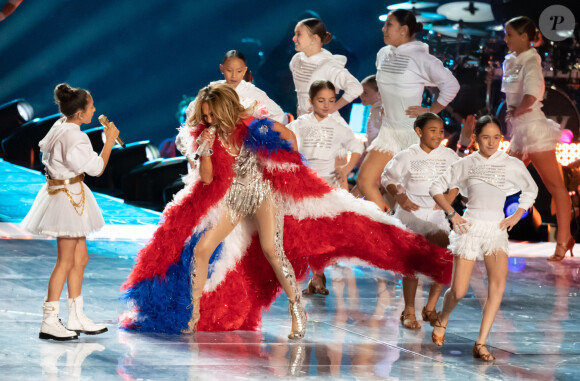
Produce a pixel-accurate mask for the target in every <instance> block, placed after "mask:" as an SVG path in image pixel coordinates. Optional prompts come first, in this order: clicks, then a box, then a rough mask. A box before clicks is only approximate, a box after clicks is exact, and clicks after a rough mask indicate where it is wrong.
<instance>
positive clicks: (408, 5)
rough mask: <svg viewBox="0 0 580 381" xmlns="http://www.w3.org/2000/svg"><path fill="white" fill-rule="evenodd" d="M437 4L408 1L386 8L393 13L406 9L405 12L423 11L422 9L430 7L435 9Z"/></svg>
mask: <svg viewBox="0 0 580 381" xmlns="http://www.w3.org/2000/svg"><path fill="white" fill-rule="evenodd" d="M438 5H439V4H438V3H428V2H426V1H414V0H410V1H407V2H404V3H399V4H392V5H389V6H388V7H387V9H388V10H389V11H394V10H396V9H407V10H409V11H410V10H412V9H413V8H414V9H423V8H431V7H436V6H438Z"/></svg>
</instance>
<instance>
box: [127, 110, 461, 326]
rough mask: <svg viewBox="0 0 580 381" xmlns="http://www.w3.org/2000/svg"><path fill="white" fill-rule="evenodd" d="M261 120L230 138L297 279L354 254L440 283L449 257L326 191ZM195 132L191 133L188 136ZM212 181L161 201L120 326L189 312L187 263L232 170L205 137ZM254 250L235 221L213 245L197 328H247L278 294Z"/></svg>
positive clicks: (165, 321) (173, 320) (373, 210)
mask: <svg viewBox="0 0 580 381" xmlns="http://www.w3.org/2000/svg"><path fill="white" fill-rule="evenodd" d="M271 126H272V125H271V122H270V121H267V120H257V119H245V120H243V121H242V123H241V124H240V125H238V126H237V127H236V131H235V132H234V134H235V135H236V136H237V138H238V140H239V141H242V140H243V142H244V145H245V146H246V147H247V148H249V149H251V150H253V151H254V152H256V154H257V156H258V159H259V163H260V165H261V167H262V168H263V174H264V178H265V179H268V180H269V181H270V182H271V183H272V187H273V189H274V191H275V192H276V196H277V198H278V199H279V200H280V202H281V204H282V205H280V206H279V207H280V208H282V210H283V211H284V234H283V237H284V250H285V252H286V256H287V257H288V259H289V260H290V262H291V263H292V266H293V267H294V271H295V273H296V277H297V279H298V280H301V279H304V277H305V276H306V275H307V273H308V271H309V268H311V269H313V270H321V269H323V268H324V267H325V266H327V265H329V264H332V263H335V262H336V261H338V260H339V259H350V258H355V259H359V260H362V261H364V262H367V263H368V264H370V265H372V266H376V267H379V268H382V269H385V270H393V271H396V272H399V273H402V274H405V275H412V274H415V273H417V272H418V273H422V274H425V275H427V276H429V277H431V278H433V279H434V280H435V281H437V282H440V283H449V281H450V278H451V268H452V259H451V256H450V255H448V253H447V252H446V250H445V249H441V248H439V247H436V246H434V245H431V244H429V243H428V242H427V241H426V240H425V238H424V237H422V236H420V235H417V234H414V233H412V232H410V231H407V230H405V229H404V227H403V226H402V225H401V223H400V222H399V221H398V220H397V219H395V218H393V217H389V216H387V215H385V213H382V212H381V211H380V210H379V208H378V207H376V206H375V204H373V203H371V202H368V201H364V200H361V199H357V198H355V197H353V196H352V195H350V194H349V193H348V192H346V191H345V190H342V189H334V188H331V187H330V186H329V185H328V184H327V183H326V182H325V181H324V180H323V179H321V178H319V177H318V176H317V175H316V174H315V173H314V172H313V171H312V170H311V169H310V168H308V167H307V166H305V165H304V164H303V162H302V158H301V156H300V154H299V153H297V152H294V151H292V149H291V146H290V144H289V142H288V141H286V140H283V139H281V138H280V134H279V133H278V132H276V131H274V130H273V129H272V128H271ZM199 133H201V128H197V129H196V130H194V131H193V135H194V137H196V136H198V135H199ZM213 152H214V153H213V155H212V157H211V160H212V164H213V171H214V173H213V174H214V176H213V181H212V182H211V183H210V184H208V185H204V184H203V183H202V182H201V181H199V179H194V180H192V181H189V182H188V184H187V185H186V187H185V188H184V189H183V190H181V191H180V192H179V193H178V194H177V195H176V196H175V199H174V200H173V201H172V202H171V203H169V204H168V205H167V207H166V208H165V210H164V212H163V216H162V219H161V222H160V224H159V227H158V229H157V230H156V231H155V233H154V235H153V238H152V239H151V240H150V241H149V242H148V244H147V245H146V246H145V247H144V248H143V249H142V250H141V251H140V252H139V254H138V256H137V259H136V263H135V267H134V268H133V271H132V272H131V274H130V275H129V278H128V279H127V281H126V282H125V283H124V284H123V286H122V289H123V290H124V291H125V294H124V296H125V298H126V299H128V300H130V301H131V302H132V304H133V305H134V309H133V311H131V312H130V313H126V314H124V315H123V316H122V317H121V318H120V322H121V325H122V326H123V327H125V328H127V329H134V330H137V331H144V332H167V333H179V332H180V331H181V330H182V329H184V328H186V327H187V323H188V322H189V320H190V318H191V308H190V307H189V305H190V303H191V287H190V264H191V260H192V253H193V248H194V247H195V244H196V243H197V241H198V240H199V237H200V236H201V234H202V233H203V232H204V231H205V230H206V229H208V228H209V227H211V226H213V225H214V224H215V223H216V222H217V219H218V218H219V215H220V212H221V208H222V207H223V205H222V204H221V201H222V199H223V198H224V196H225V194H226V191H227V190H228V188H229V186H230V184H231V182H232V179H233V176H234V172H233V169H232V166H233V163H234V158H233V157H232V156H231V155H229V154H228V153H227V152H226V150H225V149H224V148H223V146H222V145H221V144H220V143H219V140H218V139H215V142H214V145H213ZM280 289H281V287H280V284H279V283H278V281H277V279H276V277H275V274H274V272H273V270H272V269H271V267H270V264H269V263H268V261H267V260H266V258H265V256H264V254H263V253H262V250H261V247H260V242H259V239H258V235H257V233H256V229H255V227H254V226H253V224H252V223H251V221H250V219H244V220H242V222H240V224H238V226H237V227H236V228H235V229H234V230H233V231H232V233H231V234H230V235H229V236H228V237H227V238H226V239H225V240H224V241H223V242H222V243H221V244H220V245H219V246H218V247H217V249H216V251H215V252H214V254H213V256H212V258H211V259H210V265H209V273H208V280H207V282H206V285H205V288H204V292H203V295H202V298H201V302H200V312H201V318H200V320H199V323H198V325H197V329H198V330H200V331H230V330H256V329H258V328H259V327H260V323H261V315H262V310H263V309H265V308H268V307H269V306H270V304H271V303H272V302H273V301H274V299H275V298H276V295H277V294H278V293H279V292H280Z"/></svg>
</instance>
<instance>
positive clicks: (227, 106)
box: [187, 83, 248, 138]
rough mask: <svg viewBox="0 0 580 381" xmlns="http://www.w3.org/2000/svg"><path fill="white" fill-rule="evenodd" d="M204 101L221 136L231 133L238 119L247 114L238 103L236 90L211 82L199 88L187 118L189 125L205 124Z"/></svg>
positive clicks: (223, 84)
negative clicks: (193, 106)
mask: <svg viewBox="0 0 580 381" xmlns="http://www.w3.org/2000/svg"><path fill="white" fill-rule="evenodd" d="M204 103H207V104H208V105H209V107H210V109H211V112H212V114H213V120H214V121H213V125H214V126H215V127H216V130H217V133H218V135H221V136H222V138H225V137H226V136H228V135H229V134H231V133H232V132H233V131H234V129H235V128H236V125H237V124H238V123H239V121H240V120H241V119H243V118H245V117H246V116H247V115H248V112H247V110H246V109H245V108H244V106H242V105H241V104H240V97H239V96H238V93H236V90H234V89H232V88H231V87H229V86H228V85H226V84H225V83H211V84H210V85H209V86H206V87H204V88H203V89H201V90H199V93H198V94H197V98H196V102H195V109H194V111H193V114H191V116H190V117H189V119H188V120H187V123H188V124H189V125H191V126H197V125H199V124H206V123H205V121H204V120H203V111H202V106H203V104H204Z"/></svg>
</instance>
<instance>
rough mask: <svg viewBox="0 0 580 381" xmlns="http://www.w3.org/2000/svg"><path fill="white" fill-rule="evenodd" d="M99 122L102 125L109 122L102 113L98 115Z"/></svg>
mask: <svg viewBox="0 0 580 381" xmlns="http://www.w3.org/2000/svg"><path fill="white" fill-rule="evenodd" d="M99 123H101V124H102V125H103V126H106V125H108V124H109V119H108V118H107V117H106V116H104V115H99Z"/></svg>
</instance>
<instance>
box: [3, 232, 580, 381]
mask: <svg viewBox="0 0 580 381" xmlns="http://www.w3.org/2000/svg"><path fill="white" fill-rule="evenodd" d="M142 244H143V242H122V241H116V242H111V241H89V251H90V253H91V261H90V262H89V265H88V268H87V273H86V276H85V284H84V288H83V290H84V292H83V294H84V297H85V305H86V306H87V307H86V311H87V314H88V315H89V316H90V317H91V318H92V319H93V320H95V321H104V322H106V323H107V324H108V326H109V332H107V333H105V334H102V335H98V336H81V337H80V340H78V341H77V342H69V343H56V342H46V341H42V340H39V339H38V331H39V328H40V322H41V313H42V311H41V304H42V300H43V297H44V293H45V289H46V284H47V281H48V277H49V275H50V271H51V269H52V266H53V264H54V258H55V254H56V246H55V242H54V241H48V240H16V239H11V240H0V250H1V252H2V256H1V257H0V289H1V290H2V294H1V296H0V321H2V325H1V326H0V348H1V349H0V364H1V369H2V371H1V373H2V379H23V378H25V379H36V378H42V377H44V378H46V379H51V378H54V379H78V378H83V379H84V378H86V379H99V380H102V379H109V378H117V377H118V378H125V379H212V378H214V379H215V378H219V379H223V378H225V377H230V378H232V379H256V378H286V377H291V376H300V377H319V378H328V379H331V378H337V377H339V378H342V379H378V378H389V377H390V378H391V379H401V380H403V379H436V380H442V379H445V380H465V379H466V378H467V377H469V378H475V379H485V378H486V377H489V378H490V379H522V380H529V379H537V380H548V379H574V378H578V377H580V343H578V341H580V331H579V327H580V326H579V324H578V323H579V322H580V305H579V303H578V297H579V288H580V287H579V286H580V283H579V279H580V262H578V261H575V260H567V261H565V262H564V263H560V264H555V265H552V266H551V265H548V264H547V263H546V260H545V259H544V258H541V257H540V258H525V259H524V258H513V259H512V263H511V271H510V273H509V279H508V288H507V290H506V294H505V297H504V301H503V303H502V307H501V311H500V313H499V315H498V317H497V319H496V322H495V324H494V327H493V332H492V333H491V335H490V339H489V344H490V345H491V348H490V349H491V351H492V352H493V354H494V355H495V356H496V357H497V360H496V361H495V362H494V363H493V364H485V363H483V362H481V361H479V360H474V359H473V358H472V356H471V348H472V346H473V341H474V339H475V338H476V336H477V331H478V328H479V319H480V315H481V305H482V303H483V300H484V298H485V295H486V288H485V280H484V274H485V270H484V268H483V267H482V266H480V265H479V266H477V267H476V268H475V270H474V273H473V278H472V283H471V286H472V287H471V289H470V292H469V294H468V295H467V296H466V298H465V299H463V300H462V302H461V303H460V305H459V306H458V307H457V309H456V310H455V311H454V312H453V314H452V318H451V321H450V323H449V328H448V333H447V338H446V344H445V346H444V347H443V348H437V347H435V346H434V345H433V344H432V343H431V340H430V335H431V328H430V327H429V326H428V325H427V324H423V327H422V329H421V330H419V331H409V330H405V329H402V328H401V326H400V323H399V320H398V318H399V314H400V312H401V309H402V295H401V284H400V278H399V277H398V276H395V275H393V274H390V273H386V272H383V271H376V270H372V269H368V268H359V267H348V266H344V267H342V266H335V267H333V268H330V269H327V271H326V274H327V277H328V279H329V288H330V290H331V294H330V295H329V296H327V297H322V296H316V297H310V298H307V299H305V300H306V303H307V307H306V308H307V311H308V328H307V333H306V337H305V339H303V340H302V341H298V342H291V341H289V340H288V339H287V338H286V335H287V334H288V332H289V330H290V320H289V318H288V315H287V305H286V301H285V300H286V299H285V297H284V295H281V296H280V297H279V298H278V299H277V300H276V302H275V303H274V305H273V306H272V308H271V310H270V311H269V312H267V313H265V314H264V326H263V329H262V331H261V332H223V333H198V334H197V335H195V336H186V335H182V336H170V335H143V334H135V333H131V332H124V331H120V330H118V329H117V328H116V317H117V316H118V315H119V313H121V312H122V311H123V309H124V306H123V305H122V304H121V303H119V301H118V295H119V291H118V289H119V286H120V284H121V283H122V281H123V280H124V279H125V277H126V276H127V274H128V272H129V270H130V268H131V263H132V257H133V255H134V253H135V252H136V251H137V250H138V249H139V247H140V246H141V245H142ZM129 257H131V258H129ZM427 290H428V284H424V285H423V287H422V289H421V292H420V296H419V297H418V298H417V309H418V310H420V308H422V306H423V304H424V302H425V297H426V294H427ZM61 307H62V308H63V310H64V311H66V308H65V306H64V301H63V302H62V303H61ZM61 315H63V316H62V317H63V320H66V312H65V313H64V314H61Z"/></svg>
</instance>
